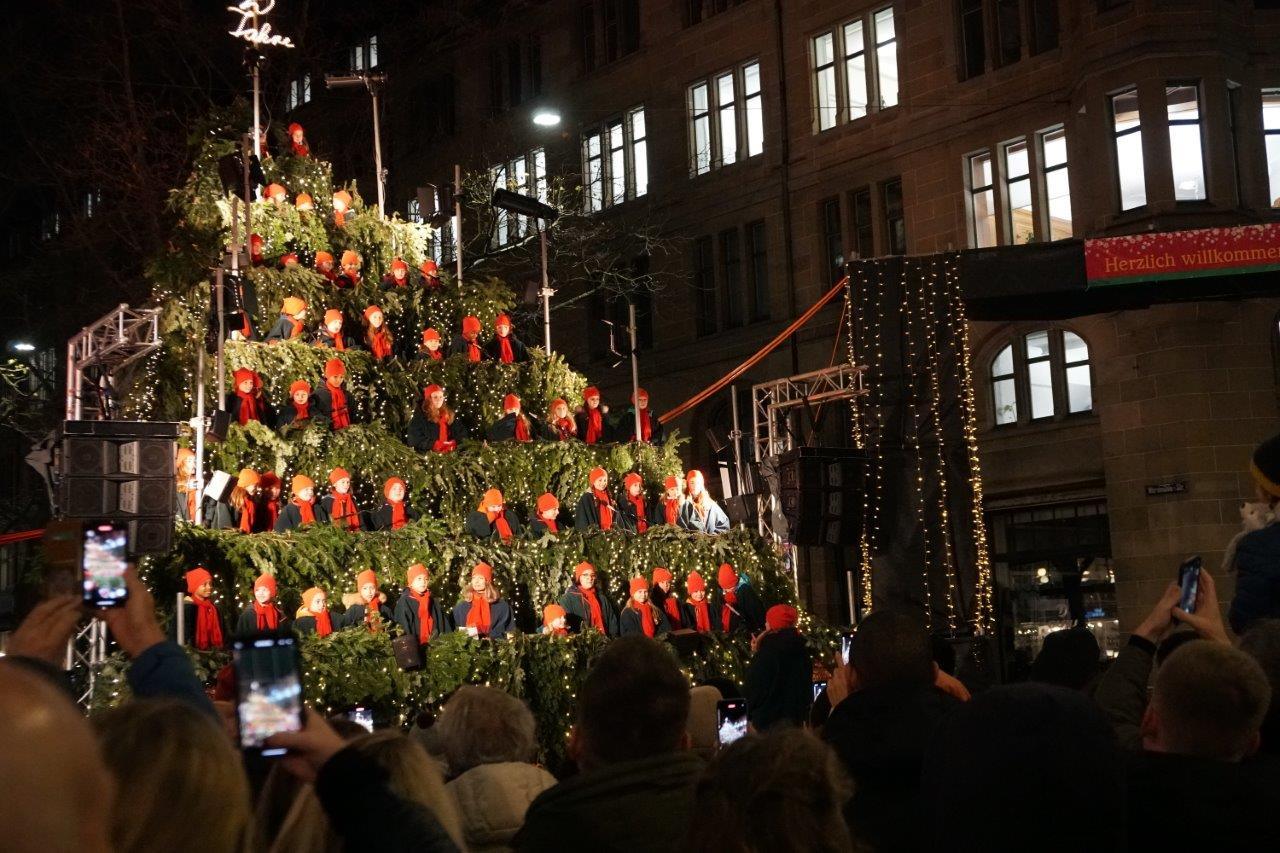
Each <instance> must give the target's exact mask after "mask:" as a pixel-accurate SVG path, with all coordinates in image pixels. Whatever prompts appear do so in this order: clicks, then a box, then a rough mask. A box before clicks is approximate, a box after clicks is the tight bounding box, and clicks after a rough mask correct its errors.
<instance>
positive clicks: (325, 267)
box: [315, 252, 338, 285]
mask: <svg viewBox="0 0 1280 853" xmlns="http://www.w3.org/2000/svg"><path fill="white" fill-rule="evenodd" d="M315 266H316V272H318V273H320V275H322V276H324V277H325V280H326V281H328V282H329V283H330V284H333V285H336V284H337V282H338V274H337V273H336V272H334V271H333V255H332V254H330V253H329V252H316V264H315Z"/></svg>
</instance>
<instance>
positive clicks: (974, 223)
mask: <svg viewBox="0 0 1280 853" xmlns="http://www.w3.org/2000/svg"><path fill="white" fill-rule="evenodd" d="M965 173H966V180H967V183H968V185H969V242H970V243H971V244H972V245H973V246H974V248H978V249H985V248H986V247H988V246H994V245H995V244H996V191H995V179H994V177H993V174H994V169H993V166H992V162H991V152H990V151H987V150H983V151H979V152H978V153H977V154H970V155H969V167H968V168H967V169H965Z"/></svg>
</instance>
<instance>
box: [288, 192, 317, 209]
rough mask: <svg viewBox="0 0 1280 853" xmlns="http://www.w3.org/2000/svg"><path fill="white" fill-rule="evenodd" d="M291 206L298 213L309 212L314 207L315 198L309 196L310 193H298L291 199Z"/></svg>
mask: <svg viewBox="0 0 1280 853" xmlns="http://www.w3.org/2000/svg"><path fill="white" fill-rule="evenodd" d="M293 206H294V209H295V210H297V211H298V213H310V212H311V211H313V210H315V209H316V200H315V199H313V198H312V197H311V193H298V197H297V198H295V199H294V200H293Z"/></svg>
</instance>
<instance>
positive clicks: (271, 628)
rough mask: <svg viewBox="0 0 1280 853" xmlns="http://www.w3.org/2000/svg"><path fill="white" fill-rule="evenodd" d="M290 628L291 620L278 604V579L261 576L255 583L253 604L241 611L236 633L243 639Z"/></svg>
mask: <svg viewBox="0 0 1280 853" xmlns="http://www.w3.org/2000/svg"><path fill="white" fill-rule="evenodd" d="M288 628H289V620H288V619H287V618H286V617H285V615H284V613H283V612H281V610H280V607H279V606H278V605H277V604H276V579H275V578H274V577H272V576H271V575H265V574H264V575H259V576H258V578H257V580H255V581H254V582H253V604H250V605H249V606H248V607H246V608H245V609H244V610H242V611H240V621H239V622H237V623H236V633H237V634H239V635H240V636H242V637H247V636H249V635H250V634H266V633H275V632H277V631H285V630H288Z"/></svg>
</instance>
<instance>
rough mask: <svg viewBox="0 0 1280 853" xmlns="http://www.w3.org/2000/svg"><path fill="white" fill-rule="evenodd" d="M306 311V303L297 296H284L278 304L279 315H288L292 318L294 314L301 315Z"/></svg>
mask: <svg viewBox="0 0 1280 853" xmlns="http://www.w3.org/2000/svg"><path fill="white" fill-rule="evenodd" d="M306 310H307V301H306V300H305V299H303V298H301V297H299V296H286V297H285V298H284V301H282V302H281V303H280V313H281V314H288V315H289V316H290V317H292V316H293V315H294V314H301V313H302V312H303V311H306Z"/></svg>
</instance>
